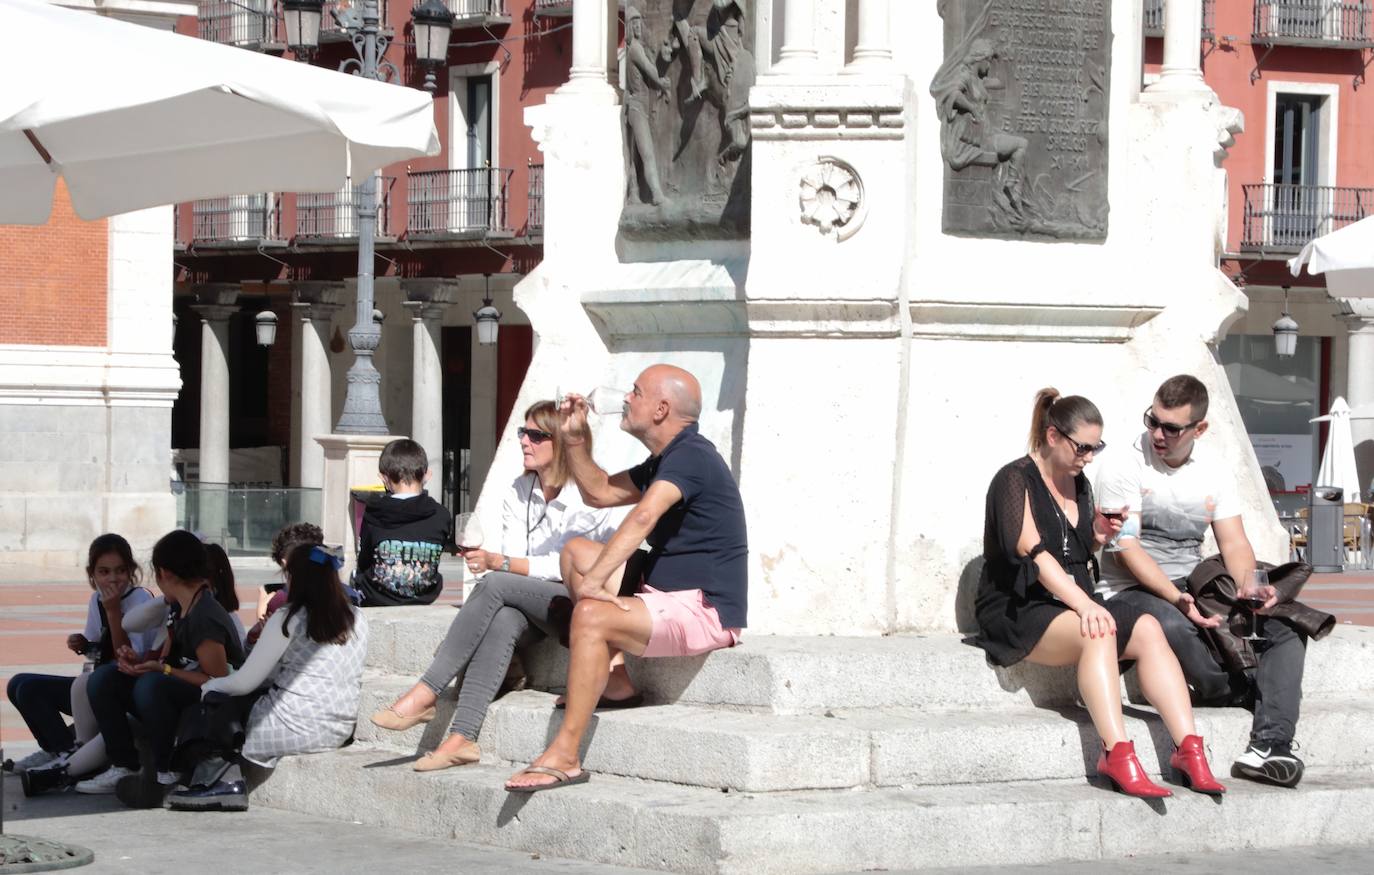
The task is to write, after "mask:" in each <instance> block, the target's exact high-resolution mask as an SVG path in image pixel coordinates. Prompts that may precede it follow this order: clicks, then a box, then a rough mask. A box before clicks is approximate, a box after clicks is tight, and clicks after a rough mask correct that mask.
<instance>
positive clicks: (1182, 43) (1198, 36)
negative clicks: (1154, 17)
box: [1146, 0, 1212, 94]
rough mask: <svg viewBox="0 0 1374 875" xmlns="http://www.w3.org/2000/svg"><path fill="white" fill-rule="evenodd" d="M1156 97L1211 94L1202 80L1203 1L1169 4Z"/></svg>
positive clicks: (1172, 0) (1152, 89) (1183, 0)
mask: <svg viewBox="0 0 1374 875" xmlns="http://www.w3.org/2000/svg"><path fill="white" fill-rule="evenodd" d="M1146 90H1147V91H1149V92H1151V93H1155V94H1210V93H1211V92H1212V89H1211V87H1210V86H1208V85H1207V83H1206V82H1205V81H1203V78H1202V0H1166V2H1165V4H1164V63H1163V64H1162V65H1161V67H1160V71H1159V81H1158V82H1156V83H1154V84H1153V85H1151V86H1150V87H1149V88H1147V89H1146Z"/></svg>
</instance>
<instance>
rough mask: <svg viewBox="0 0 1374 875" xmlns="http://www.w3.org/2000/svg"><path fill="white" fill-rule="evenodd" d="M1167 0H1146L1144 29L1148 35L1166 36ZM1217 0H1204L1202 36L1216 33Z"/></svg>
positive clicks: (1208, 37) (1205, 36)
mask: <svg viewBox="0 0 1374 875" xmlns="http://www.w3.org/2000/svg"><path fill="white" fill-rule="evenodd" d="M1165 2H1166V0H1145V9H1144V18H1143V22H1144V29H1145V35H1146V36H1164V4H1165ZM1216 20H1217V0H1202V38H1203V39H1206V40H1209V39H1212V38H1213V37H1214V36H1215V35H1216V32H1217V30H1216Z"/></svg>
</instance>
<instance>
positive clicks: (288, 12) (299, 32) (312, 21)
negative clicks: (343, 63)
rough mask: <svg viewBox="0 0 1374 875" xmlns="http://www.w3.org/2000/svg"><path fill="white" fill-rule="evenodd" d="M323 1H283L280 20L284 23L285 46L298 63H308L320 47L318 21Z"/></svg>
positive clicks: (322, 8) (322, 10)
mask: <svg viewBox="0 0 1374 875" xmlns="http://www.w3.org/2000/svg"><path fill="white" fill-rule="evenodd" d="M323 17H324V0H284V2H283V3H282V19H283V20H284V21H285V22H286V46H287V48H289V49H291V51H292V53H293V54H294V55H295V56H296V60H298V61H308V60H310V59H311V58H313V57H314V56H315V52H316V50H318V49H319V47H320V19H321V18H323Z"/></svg>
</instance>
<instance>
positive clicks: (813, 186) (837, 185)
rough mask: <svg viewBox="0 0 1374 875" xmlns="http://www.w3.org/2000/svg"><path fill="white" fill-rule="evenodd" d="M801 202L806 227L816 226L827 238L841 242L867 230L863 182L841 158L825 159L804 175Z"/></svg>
mask: <svg viewBox="0 0 1374 875" xmlns="http://www.w3.org/2000/svg"><path fill="white" fill-rule="evenodd" d="M798 200H799V202H800V206H801V220H802V223H803V224H807V225H815V226H816V227H817V228H819V229H820V232H821V234H823V235H827V236H828V235H829V234H831V232H834V233H835V239H836V241H837V242H841V243H842V242H844V241H845V240H848V239H849V238H850V237H853V236H854V234H855V233H857V232H858V230H859V228H860V227H862V226H863V218H864V184H863V180H862V179H860V178H859V174H858V172H857V171H856V170H855V169H854V168H853V167H851V166H850V165H849V164H847V163H846V162H844V161H841V160H840V159H839V158H831V157H828V156H827V157H824V158H821V160H820V161H818V162H816V164H815V165H813V166H812V167H811V168H810V169H809V170H807V171H806V173H805V174H803V175H802V178H801V192H800V196H799V198H798Z"/></svg>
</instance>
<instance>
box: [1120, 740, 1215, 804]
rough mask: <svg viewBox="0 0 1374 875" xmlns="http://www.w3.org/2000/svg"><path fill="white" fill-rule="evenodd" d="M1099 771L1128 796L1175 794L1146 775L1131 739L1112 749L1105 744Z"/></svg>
mask: <svg viewBox="0 0 1374 875" xmlns="http://www.w3.org/2000/svg"><path fill="white" fill-rule="evenodd" d="M1204 765H1205V763H1204ZM1097 773H1098V774H1099V775H1102V776H1104V777H1106V778H1110V779H1111V782H1112V783H1113V784H1115V785H1116V789H1118V790H1120V791H1121V792H1122V793H1125V794H1126V795H1127V796H1138V797H1140V798H1141V799H1163V798H1164V797H1166V796H1172V795H1174V794H1173V793H1172V792H1170V791H1169V790H1167V789H1166V788H1164V787H1161V786H1159V785H1158V784H1156V783H1154V782H1153V781H1151V780H1150V779H1149V778H1147V777H1146V776H1145V770H1144V769H1143V768H1141V766H1140V760H1138V759H1136V758H1135V745H1134V744H1133V743H1131V742H1129V741H1119V742H1117V743H1116V746H1115V747H1113V748H1112V749H1111V750H1107V746H1106V745H1105V744H1104V745H1103V746H1102V756H1101V757H1100V758H1099V759H1098V760H1097Z"/></svg>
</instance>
